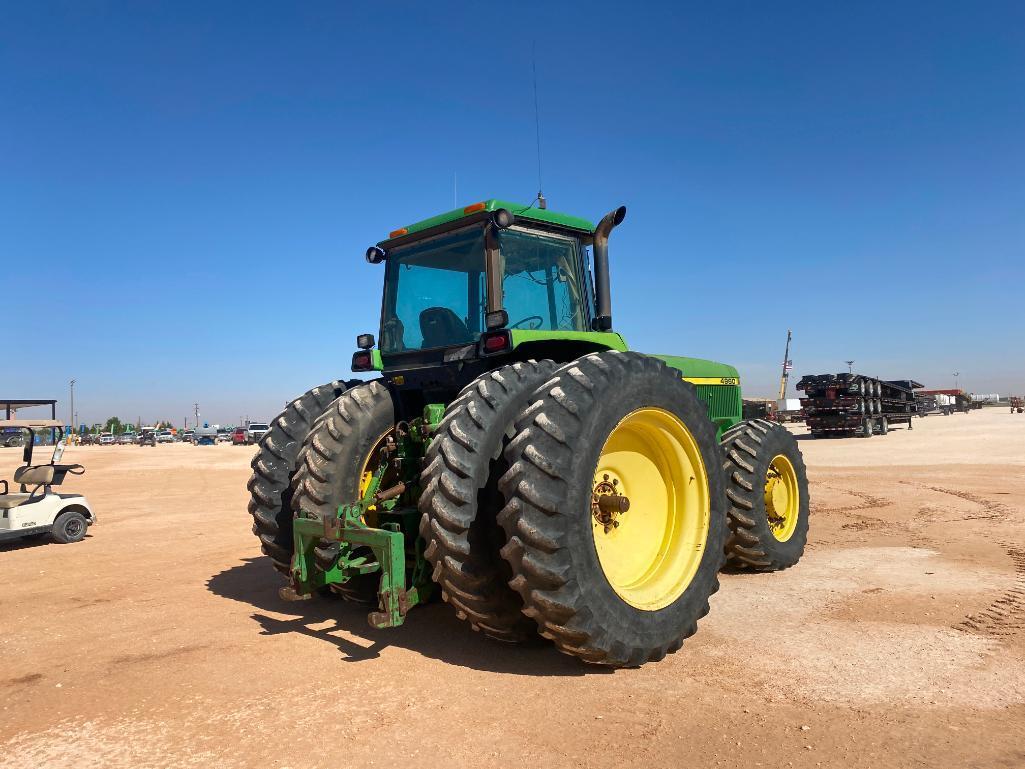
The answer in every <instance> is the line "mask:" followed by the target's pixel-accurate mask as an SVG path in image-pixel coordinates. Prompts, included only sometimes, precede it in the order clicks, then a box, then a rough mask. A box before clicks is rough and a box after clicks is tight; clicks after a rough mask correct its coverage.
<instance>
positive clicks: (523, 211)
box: [381, 198, 594, 244]
mask: <svg viewBox="0 0 1025 769" xmlns="http://www.w3.org/2000/svg"><path fill="white" fill-rule="evenodd" d="M499 208H505V209H508V210H509V211H510V212H511V213H513V214H514V215H515V216H516V217H517V218H520V219H532V220H533V221H535V222H544V223H545V224H554V225H556V226H559V227H567V228H569V229H571V230H579V231H580V232H585V233H587V234H588V235H590V234H592V233H594V223H593V222H590V221H588V220H587V219H581V218H580V217H579V216H570V215H569V214H560V213H559V212H558V211H549V210H547V209H541V208H535V207H534V204H533V203H532V204H530V205H523V204H522V203H512V202H510V201H508V200H498V199H496V198H491V199H489V200H484V201H481V202H480V203H474V204H473V205H469V206H464V207H463V208H455V209H453V210H451V211H447V212H445V213H443V214H438V215H437V216H432V217H431V218H430V219H423V220H421V221H419V222H414V223H413V224H409V225H406V226H405V227H400V228H399V229H397V230H392V232H391V233H389V235H388V237H387V238H386V239H385V240H382V241H381V243H382V244H383V243H387V242H388V241H389V240H393V239H395V238H400V237H403V236H405V235H413V234H415V233H417V232H422V231H424V230H429V229H431V228H433V227H438V226H439V225H442V224H448V223H449V222H454V221H456V220H457V219H462V218H464V217H467V216H473V215H474V214H478V213H480V212H482V211H497V210H498V209H499Z"/></svg>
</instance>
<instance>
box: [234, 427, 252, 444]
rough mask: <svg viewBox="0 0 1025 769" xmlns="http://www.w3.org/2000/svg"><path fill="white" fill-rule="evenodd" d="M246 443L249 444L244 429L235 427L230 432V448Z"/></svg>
mask: <svg viewBox="0 0 1025 769" xmlns="http://www.w3.org/2000/svg"><path fill="white" fill-rule="evenodd" d="M247 443H249V439H248V437H247V436H246V428H244V427H236V428H235V429H234V430H232V431H231V445H232V446H245V445H246V444H247Z"/></svg>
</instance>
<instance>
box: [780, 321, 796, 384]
mask: <svg viewBox="0 0 1025 769" xmlns="http://www.w3.org/2000/svg"><path fill="white" fill-rule="evenodd" d="M790 336H791V335H790V329H789V328H788V329H787V348H786V350H785V351H784V352H783V376H781V377H780V379H779V399H780V400H783V399H784V398H786V397H787V380H788V379H789V378H790V369H792V368H793V367H794V364H793V363H792V362H791V360H790Z"/></svg>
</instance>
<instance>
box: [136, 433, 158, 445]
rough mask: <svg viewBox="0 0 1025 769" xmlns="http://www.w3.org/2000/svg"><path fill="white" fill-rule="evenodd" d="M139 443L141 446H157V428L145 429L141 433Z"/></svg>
mask: <svg viewBox="0 0 1025 769" xmlns="http://www.w3.org/2000/svg"><path fill="white" fill-rule="evenodd" d="M138 443H139V445H140V446H156V445H157V433H156V430H143V431H142V432H141V433H139V440H138Z"/></svg>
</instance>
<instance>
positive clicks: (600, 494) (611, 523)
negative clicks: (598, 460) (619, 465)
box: [591, 473, 630, 534]
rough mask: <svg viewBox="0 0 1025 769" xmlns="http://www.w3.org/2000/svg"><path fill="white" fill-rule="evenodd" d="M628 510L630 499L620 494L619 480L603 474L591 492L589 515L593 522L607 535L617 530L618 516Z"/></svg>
mask: <svg viewBox="0 0 1025 769" xmlns="http://www.w3.org/2000/svg"><path fill="white" fill-rule="evenodd" d="M629 509H630V499H629V498H628V497H627V496H626V495H624V494H620V488H619V478H613V477H611V476H610V475H609V474H608V473H603V474H602V479H601V480H600V481H598V483H596V484H595V485H594V489H593V491H592V492H591V515H592V516H593V517H594V520H596V521H597V522H598V523H599V524H600V525H601V526H602V528H603V529H604V530H605V533H606V534H608V533H609V532H611V531H613V530H614V529H618V528H619V516H620V515H622V514H623V513H626V512H627V511H628V510H629Z"/></svg>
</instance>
